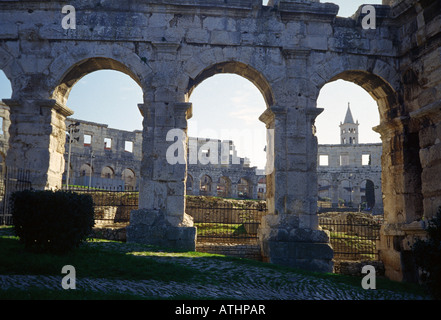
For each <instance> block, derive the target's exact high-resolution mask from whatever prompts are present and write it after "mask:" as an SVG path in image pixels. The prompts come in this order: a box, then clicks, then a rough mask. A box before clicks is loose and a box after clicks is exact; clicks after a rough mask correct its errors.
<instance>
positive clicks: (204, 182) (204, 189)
mask: <svg viewBox="0 0 441 320" xmlns="http://www.w3.org/2000/svg"><path fill="white" fill-rule="evenodd" d="M212 183H213V179H212V178H211V177H210V176H209V175H208V174H202V176H201V177H200V185H199V193H200V194H201V195H211V192H212Z"/></svg>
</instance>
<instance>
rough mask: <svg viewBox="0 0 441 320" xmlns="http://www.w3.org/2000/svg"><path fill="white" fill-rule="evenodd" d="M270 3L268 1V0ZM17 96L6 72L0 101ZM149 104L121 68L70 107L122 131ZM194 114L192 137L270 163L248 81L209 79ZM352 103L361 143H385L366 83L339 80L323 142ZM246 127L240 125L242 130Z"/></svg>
mask: <svg viewBox="0 0 441 320" xmlns="http://www.w3.org/2000/svg"><path fill="white" fill-rule="evenodd" d="M321 2H333V3H335V4H337V5H339V7H340V10H339V13H338V15H339V16H341V17H349V16H351V15H353V14H354V13H355V12H356V11H357V9H358V7H359V6H360V5H362V4H381V0H366V1H359V0H334V1H324V0H322V1H321ZM264 3H265V1H264ZM10 96H11V86H10V83H9V81H8V79H7V78H6V77H5V76H4V74H3V72H2V71H0V99H7V98H10ZM142 102H143V97H142V91H141V88H140V87H139V86H138V85H137V84H136V83H135V82H134V81H133V80H132V79H131V78H130V77H128V76H127V75H125V74H123V73H120V72H116V71H108V70H103V71H97V72H94V73H91V74H89V75H87V76H85V77H84V78H82V79H81V80H80V81H79V82H78V83H77V84H76V85H75V86H74V87H73V89H72V91H71V93H70V96H69V99H68V101H67V106H68V107H69V108H71V109H72V110H73V111H74V112H75V113H74V115H73V117H75V118H77V119H82V120H88V121H93V122H98V123H105V124H108V125H109V127H111V128H116V129H121V130H128V131H133V130H141V129H142V116H141V114H140V112H139V110H138V107H137V105H138V104H139V103H142ZM190 102H192V103H193V118H192V119H190V120H189V122H188V135H189V136H192V137H196V136H198V137H204V138H213V139H224V140H229V139H231V140H233V141H234V143H235V145H236V149H237V151H238V155H239V156H240V157H247V158H249V159H250V161H251V165H252V166H257V167H258V168H260V169H262V168H263V167H264V166H265V161H266V155H265V152H264V147H265V144H266V131H265V126H264V124H263V123H262V122H260V121H259V120H258V117H259V116H260V115H261V114H262V112H264V111H265V109H266V105H265V102H264V99H263V96H262V94H261V93H260V91H259V90H258V89H257V88H256V87H255V86H254V85H253V84H252V83H251V82H250V81H248V80H246V79H244V78H242V77H240V76H237V75H229V74H218V75H215V76H213V77H211V78H208V79H207V80H205V81H203V82H202V83H201V84H200V85H199V86H198V87H196V89H195V90H194V91H193V93H192V95H191V96H190ZM348 103H350V105H351V110H352V114H353V117H354V120H358V121H359V123H360V126H359V141H360V143H375V142H381V140H380V137H379V134H377V133H375V132H374V131H372V127H374V126H376V125H378V124H379V113H378V106H377V104H376V102H375V101H374V100H373V99H372V98H371V96H370V95H369V94H368V93H367V92H366V91H365V90H364V89H362V88H361V87H359V86H357V85H355V84H352V83H350V82H346V81H342V80H338V81H335V82H332V83H328V84H326V85H325V86H324V87H323V88H322V90H321V91H320V95H319V98H318V100H317V107H319V108H324V111H323V113H322V114H320V115H319V116H318V117H317V120H316V128H317V138H318V142H319V144H337V143H339V141H340V134H339V132H340V131H339V124H340V122H341V121H343V119H344V117H345V114H346V110H347V107H348ZM239 128H240V129H239Z"/></svg>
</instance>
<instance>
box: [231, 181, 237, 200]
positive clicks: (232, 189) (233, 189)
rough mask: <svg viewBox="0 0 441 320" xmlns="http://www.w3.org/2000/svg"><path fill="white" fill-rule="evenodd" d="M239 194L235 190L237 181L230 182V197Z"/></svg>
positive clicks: (235, 196)
mask: <svg viewBox="0 0 441 320" xmlns="http://www.w3.org/2000/svg"><path fill="white" fill-rule="evenodd" d="M238 197H239V194H238V192H237V183H234V182H232V183H231V198H238Z"/></svg>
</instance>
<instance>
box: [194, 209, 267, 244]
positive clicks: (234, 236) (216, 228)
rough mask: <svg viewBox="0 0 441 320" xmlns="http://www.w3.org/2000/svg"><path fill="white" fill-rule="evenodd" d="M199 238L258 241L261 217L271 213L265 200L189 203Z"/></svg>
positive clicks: (222, 240) (217, 240)
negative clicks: (268, 212) (268, 211)
mask: <svg viewBox="0 0 441 320" xmlns="http://www.w3.org/2000/svg"><path fill="white" fill-rule="evenodd" d="M186 213H187V214H189V215H190V216H192V217H193V221H194V224H195V226H196V227H197V238H198V241H206V240H209V239H211V240H213V241H216V242H235V241H237V240H245V239H249V240H256V241H257V229H258V227H259V225H260V222H261V219H262V217H263V216H264V215H266V214H267V209H266V203H265V202H254V201H249V202H240V201H239V202H233V201H232V202H228V201H218V202H216V201H214V202H204V201H202V202H200V203H196V202H190V203H189V202H187V206H186Z"/></svg>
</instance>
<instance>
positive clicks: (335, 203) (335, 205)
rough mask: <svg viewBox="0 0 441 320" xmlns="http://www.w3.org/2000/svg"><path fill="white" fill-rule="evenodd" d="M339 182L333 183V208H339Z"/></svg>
mask: <svg viewBox="0 0 441 320" xmlns="http://www.w3.org/2000/svg"><path fill="white" fill-rule="evenodd" d="M338 183H339V182H338V180H337V179H332V181H331V203H332V207H333V208H338Z"/></svg>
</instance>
